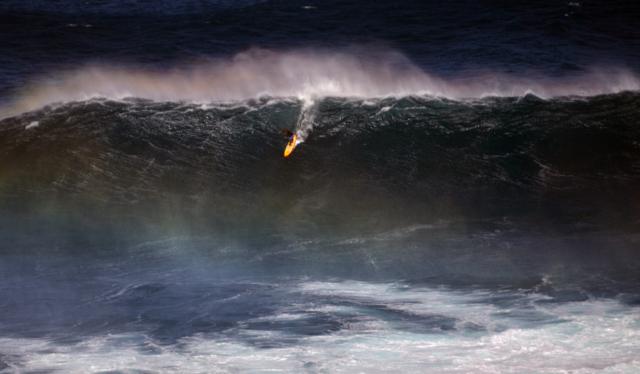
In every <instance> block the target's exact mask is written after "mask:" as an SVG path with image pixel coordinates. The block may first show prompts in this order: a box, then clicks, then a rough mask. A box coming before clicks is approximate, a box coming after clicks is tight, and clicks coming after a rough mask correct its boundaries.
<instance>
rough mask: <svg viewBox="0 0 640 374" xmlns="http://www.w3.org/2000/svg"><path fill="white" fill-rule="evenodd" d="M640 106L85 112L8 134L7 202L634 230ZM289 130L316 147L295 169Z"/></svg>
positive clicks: (360, 103)
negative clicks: (49, 200)
mask: <svg viewBox="0 0 640 374" xmlns="http://www.w3.org/2000/svg"><path fill="white" fill-rule="evenodd" d="M639 104H640V96H638V94H636V93H623V94H617V95H605V96H598V97H592V98H584V99H556V100H541V99H539V98H537V97H534V96H526V97H524V98H503V99H499V98H492V99H483V100H477V101H470V102H458V101H450V100H444V99H442V100H440V99H432V98H421V97H405V98H399V99H394V98H388V99H375V100H374V99H369V100H354V99H339V98H332V99H323V100H319V101H316V102H314V103H313V104H311V105H309V103H308V102H303V101H299V100H293V99H292V100H279V99H268V98H265V99H261V100H254V101H247V102H244V103H242V104H233V105H209V106H207V105H193V104H181V103H171V102H165V103H156V102H149V101H143V100H128V101H120V102H116V101H108V100H91V101H85V102H76V103H70V104H65V105H62V106H59V107H55V108H45V109H42V110H40V111H35V112H30V113H27V114H24V115H22V116H19V117H14V118H9V119H5V120H4V121H3V122H2V124H1V126H0V134H1V137H0V146H1V147H2V149H3V150H4V151H3V154H2V158H1V159H0V163H1V165H2V170H3V178H2V181H3V183H2V185H1V188H2V189H1V190H0V191H2V194H3V195H4V196H13V195H16V196H23V195H29V194H33V193H51V194H58V195H57V196H61V195H60V194H71V195H72V196H75V197H78V198H82V199H87V200H88V201H91V202H92V203H97V202H101V201H104V202H109V204H110V205H116V206H117V205H128V204H131V205H133V206H141V207H142V206H144V205H145V204H156V203H160V204H163V203H166V202H167V201H177V200H179V201H180V202H181V203H183V204H185V206H188V207H190V209H196V210H197V211H198V215H199V216H200V215H201V216H203V217H209V218H211V217H218V218H220V219H221V220H222V221H234V220H235V221H237V222H244V221H246V220H251V221H256V222H262V221H264V222H262V223H263V224H267V225H268V223H267V222H273V224H275V225H276V226H278V225H290V224H291V223H285V222H294V223H292V224H293V225H301V226H304V225H305V224H308V225H311V226H313V225H318V226H319V227H322V226H323V225H324V224H325V221H326V222H329V221H330V222H333V223H334V224H338V223H343V224H344V225H345V226H349V225H353V224H355V223H356V222H359V223H360V224H362V225H365V226H366V224H368V223H367V222H369V221H370V222H378V223H379V224H381V225H382V226H394V225H397V224H398V223H401V222H405V221H406V222H415V221H420V222H422V221H429V222H430V221H435V220H438V219H455V218H456V217H464V218H469V217H475V218H478V219H482V218H486V217H490V218H493V217H503V216H507V217H525V216H528V218H531V219H537V220H539V221H545V220H548V219H553V220H560V221H562V220H566V222H568V223H570V224H575V225H580V224H587V223H588V224H594V225H597V224H600V223H603V222H608V224H610V225H617V224H627V223H631V222H635V220H636V219H637V218H638V217H637V209H636V208H637V207H635V206H634V205H633V203H632V202H631V201H630V200H629V196H635V191H637V189H638V183H639V181H640V179H639V171H640V164H639V162H640V161H639V160H640V157H639V156H640V149H639V147H638V144H639V142H640V131H639V130H638V128H637V126H636V125H635V119H636V118H638V117H639V116H640V113H639V109H638V108H640V106H639ZM284 128H289V129H296V130H298V131H300V132H301V133H303V135H304V137H306V141H305V143H304V144H302V145H301V146H300V147H299V149H298V150H296V152H295V154H294V157H293V158H291V159H290V160H283V159H282V157H281V152H282V148H283V146H284V143H285V142H286V139H284V138H283V136H282V134H281V131H282V129H284ZM176 199H177V200H176ZM250 216H251V217H253V218H251V219H249V217H250ZM221 217H224V218H221ZM611 220H613V221H611ZM356 226H358V225H356ZM358 227H360V226H358Z"/></svg>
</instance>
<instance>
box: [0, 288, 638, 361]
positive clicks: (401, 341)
mask: <svg viewBox="0 0 640 374" xmlns="http://www.w3.org/2000/svg"><path fill="white" fill-rule="evenodd" d="M292 292H302V293H306V294H309V295H313V296H323V295H325V296H331V298H330V299H332V300H338V299H340V298H343V299H345V300H369V301H371V302H373V303H374V304H372V305H385V306H386V307H387V308H395V309H401V310H404V311H406V312H411V313H417V314H420V313H441V314H443V315H447V316H452V317H456V318H471V319H473V320H476V321H478V322H479V323H491V321H494V322H493V323H496V324H497V323H500V324H503V323H505V321H507V318H505V317H504V315H505V313H506V314H508V312H509V309H508V308H507V309H506V310H505V308H504V307H503V308H499V307H497V306H494V305H491V304H490V303H487V302H482V300H483V298H485V297H486V296H489V292H488V291H472V292H464V291H451V290H447V289H438V288H435V289H434V288H428V287H423V288H409V287H402V286H401V285H394V284H372V283H365V282H308V283H302V284H300V285H299V287H297V288H295V289H294V290H292ZM521 296H522V298H523V299H522V300H523V301H527V300H528V301H529V302H532V301H534V300H539V299H540V298H541V296H535V295H529V296H526V295H521ZM318 300H321V298H319V299H316V300H315V301H314V302H310V304H309V305H308V307H309V309H306V310H307V311H309V312H313V313H356V312H358V308H357V307H356V308H353V307H350V306H348V305H346V306H343V305H341V304H335V303H334V304H332V303H330V302H329V303H327V304H322V303H319V301H318ZM534 304H536V303H531V305H534ZM537 305H539V306H538V308H540V312H543V313H546V314H549V315H550V316H552V317H553V318H552V319H553V321H543V322H539V323H537V324H535V325H530V324H527V323H522V324H521V323H519V322H518V318H512V320H511V321H510V322H509V321H507V322H506V325H507V326H506V327H507V328H504V329H500V330H493V331H492V330H489V331H471V332H469V331H464V330H456V331H451V332H445V333H434V334H424V333H423V334H421V333H416V332H411V331H407V330H406V329H405V330H399V329H394V328H393V323H392V321H391V322H390V321H385V320H383V319H381V318H379V319H377V318H376V317H375V314H373V315H370V316H369V318H361V319H360V321H361V322H360V323H357V322H356V323H354V324H353V325H351V326H349V328H344V329H342V330H339V331H337V332H335V333H333V334H327V335H320V336H309V337H305V338H302V339H301V340H299V341H298V342H297V343H294V344H291V345H284V346H279V347H277V348H261V347H258V346H256V345H252V344H251V343H250V339H247V340H243V339H237V337H236V338H232V337H221V336H219V335H213V336H207V335H201V334H198V335H194V336H190V337H188V338H184V339H181V340H180V342H179V344H175V345H160V344H156V343H154V342H153V340H152V339H151V338H149V337H148V336H145V335H144V334H136V333H131V334H120V335H104V336H96V337H90V338H87V339H86V340H84V341H82V342H81V343H78V344H56V343H54V342H53V341H50V340H47V339H38V338H0V352H2V354H3V355H2V357H3V360H5V362H6V363H7V364H8V365H9V366H10V367H12V368H15V369H17V370H24V371H39V370H51V369H53V370H59V371H61V372H67V373H86V372H99V371H108V370H112V371H126V370H150V371H161V372H176V373H177V372H180V373H195V372H267V371H269V372H271V371H275V372H296V373H300V372H331V373H349V372H367V373H385V372H389V371H394V372H407V373H422V372H425V371H426V372H438V373H470V372H473V373H496V372H500V373H522V372H535V373H566V372H571V373H637V372H638V371H639V370H640V315H638V313H637V309H634V308H631V307H627V306H624V305H621V304H619V303H617V302H615V301H611V300H592V301H586V302H569V303H537ZM305 307H306V306H304V305H303V306H300V305H296V306H292V307H289V309H291V310H283V311H282V313H281V314H275V315H274V316H273V319H274V320H278V321H283V320H284V321H286V320H298V319H300V318H304V315H303V314H300V313H303V312H301V311H302V310H305V309H304V308H305ZM295 308H298V311H297V312H292V310H293V309H295ZM300 308H302V309H300ZM292 313H293V314H292ZM284 334H285V333H283V332H278V331H262V330H255V331H253V330H245V331H242V333H241V334H240V336H244V337H252V338H256V339H262V340H263V341H264V340H267V341H268V340H269V339H278V338H282V337H283V335H284ZM149 347H152V348H153V349H151V350H149V349H148V348H149ZM142 348H147V349H146V350H145V349H142Z"/></svg>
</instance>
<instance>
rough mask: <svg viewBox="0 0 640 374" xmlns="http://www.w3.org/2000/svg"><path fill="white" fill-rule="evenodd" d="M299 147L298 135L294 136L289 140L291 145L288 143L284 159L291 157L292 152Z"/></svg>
mask: <svg viewBox="0 0 640 374" xmlns="http://www.w3.org/2000/svg"><path fill="white" fill-rule="evenodd" d="M297 146H298V134H293V136H292V137H291V139H289V143H287V147H286V148H285V149H284V157H289V155H290V154H291V152H293V150H294V149H296V147H297Z"/></svg>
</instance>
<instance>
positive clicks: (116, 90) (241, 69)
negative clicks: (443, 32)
mask: <svg viewBox="0 0 640 374" xmlns="http://www.w3.org/2000/svg"><path fill="white" fill-rule="evenodd" d="M639 89H640V79H639V78H638V77H637V76H636V75H634V74H633V73H631V72H630V71H628V70H626V69H622V68H593V69H591V70H590V71H588V72H586V73H584V74H583V75H581V76H578V77H573V78H565V79H550V78H545V77H540V76H535V75H531V76H530V77H517V76H510V75H505V74H500V73H492V72H480V73H476V74H475V75H473V76H468V77H464V78H462V77H461V78H454V79H443V78H440V77H438V76H435V75H432V74H429V73H428V72H426V71H424V70H422V69H420V68H419V67H418V66H416V65H415V64H413V63H412V62H411V61H410V60H409V59H407V58H406V57H405V56H403V55H402V54H400V53H398V52H395V51H391V50H385V51H378V52H373V53H371V54H368V55H363V54H356V53H353V52H349V51H337V52H336V51H323V50H294V51H284V52H282V51H272V50H266V49H250V50H248V51H246V52H243V53H239V54H237V55H235V56H233V57H231V58H229V59H216V60H210V61H207V62H201V63H197V64H193V65H190V66H185V67H181V68H176V69H172V70H165V71H161V70H149V69H143V68H139V67H137V68H136V67H124V66H122V67H118V66H107V65H90V66H85V67H82V68H79V69H77V70H72V71H67V72H64V73H60V74H59V75H56V76H55V77H51V78H47V79H40V80H37V81H34V82H32V83H31V84H30V85H29V86H28V87H26V88H25V89H24V90H22V92H21V93H20V94H19V95H18V97H17V98H15V100H14V101H13V102H12V103H11V104H10V105H9V106H7V107H5V108H4V109H0V115H1V116H2V117H7V116H12V115H16V114H19V113H23V112H27V111H32V110H35V109H38V108H41V107H43V106H46V105H49V104H54V103H59V102H69V101H83V100H88V99H91V98H98V97H99V98H108V99H116V100H119V99H123V98H128V97H135V98H143V99H149V100H154V101H186V102H229V101H242V100H247V99H252V98H256V97H261V96H272V97H296V98H299V99H303V100H305V101H308V100H311V99H314V98H320V97H359V98H370V97H389V96H411V95H428V96H436V97H445V98H450V99H468V98H481V97H485V96H512V97H513V96H516V97H517V96H524V95H527V94H534V95H536V96H539V97H543V98H549V97H556V96H574V95H575V96H592V95H598V94H609V93H616V92H620V91H636V90H639Z"/></svg>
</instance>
